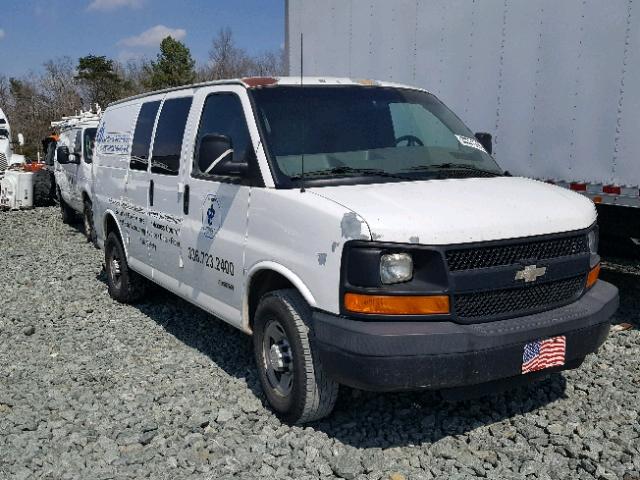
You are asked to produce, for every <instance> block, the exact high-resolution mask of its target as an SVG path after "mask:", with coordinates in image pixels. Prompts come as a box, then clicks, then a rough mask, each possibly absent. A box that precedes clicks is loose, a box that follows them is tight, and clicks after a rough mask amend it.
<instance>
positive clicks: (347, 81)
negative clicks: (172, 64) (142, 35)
mask: <svg viewBox="0 0 640 480" xmlns="http://www.w3.org/2000/svg"><path fill="white" fill-rule="evenodd" d="M300 84H301V79H300V77H244V78H233V79H229V80H211V81H208V82H200V83H193V84H190V85H181V86H179V87H171V88H165V89H162V90H155V91H153V92H146V93H141V94H139V95H134V96H132V97H127V98H123V99H122V100H116V101H115V102H112V103H110V104H109V107H111V106H113V105H118V104H120V103H125V102H128V101H131V100H135V99H138V98H144V97H149V96H151V95H157V94H161V93H167V92H174V91H177V90H186V89H189V88H200V87H208V86H211V85H241V86H243V87H245V88H259V87H268V86H275V85H300ZM302 84H304V85H326V86H329V85H361V86H380V87H395V88H407V89H411V90H422V91H424V90H423V89H421V88H418V87H413V86H411V85H404V84H401V83H394V82H382V81H378V80H368V79H353V78H348V77H302Z"/></svg>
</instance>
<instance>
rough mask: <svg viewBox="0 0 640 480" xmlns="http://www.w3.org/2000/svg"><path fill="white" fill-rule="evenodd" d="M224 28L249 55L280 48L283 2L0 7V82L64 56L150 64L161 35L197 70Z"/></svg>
mask: <svg viewBox="0 0 640 480" xmlns="http://www.w3.org/2000/svg"><path fill="white" fill-rule="evenodd" d="M227 26H228V27H230V28H231V30H232V31H233V35H234V37H235V40H236V43H237V45H238V46H240V47H242V48H244V49H245V50H247V51H248V52H249V53H251V54H255V53H259V52H262V51H265V50H275V49H278V48H281V47H282V46H283V43H284V0H46V1H44V0H0V75H6V76H21V75H24V74H27V73H28V72H30V71H34V72H38V71H39V70H40V69H41V68H42V64H43V63H44V62H45V61H47V60H50V59H55V58H57V57H63V56H69V57H71V58H72V59H74V61H77V59H78V58H79V57H82V56H85V55H89V54H92V55H106V56H107V57H109V58H114V59H117V60H120V61H125V62H126V61H127V60H128V59H131V58H140V57H143V58H149V59H151V58H155V56H156V54H157V53H158V46H159V45H160V41H161V40H162V38H164V37H165V36H167V35H172V36H173V37H174V38H177V39H179V40H181V41H183V42H184V43H185V44H186V45H187V46H188V47H189V48H190V49H191V54H192V55H193V57H194V59H195V60H196V62H198V63H199V64H202V63H204V62H205V61H206V60H207V58H208V52H209V49H210V46H211V41H212V39H213V37H214V36H215V35H216V33H217V32H218V30H219V29H220V28H223V27H227Z"/></svg>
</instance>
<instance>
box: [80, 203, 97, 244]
mask: <svg viewBox="0 0 640 480" xmlns="http://www.w3.org/2000/svg"><path fill="white" fill-rule="evenodd" d="M82 223H83V224H84V234H85V235H86V236H87V240H89V241H90V242H91V243H92V244H93V245H94V246H95V245H96V230H95V228H94V226H93V206H92V205H91V200H89V199H85V200H84V208H83V209H82Z"/></svg>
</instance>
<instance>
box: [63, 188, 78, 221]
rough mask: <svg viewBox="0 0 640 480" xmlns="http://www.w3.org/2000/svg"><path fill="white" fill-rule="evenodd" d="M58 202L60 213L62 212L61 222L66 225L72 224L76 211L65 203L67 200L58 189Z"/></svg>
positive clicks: (75, 219)
mask: <svg viewBox="0 0 640 480" xmlns="http://www.w3.org/2000/svg"><path fill="white" fill-rule="evenodd" d="M58 202H60V213H61V214H62V223H64V224H66V225H72V224H74V223H76V221H77V218H76V212H75V211H74V210H73V209H72V208H71V207H70V206H69V205H67V202H65V201H64V198H62V192H60V189H58Z"/></svg>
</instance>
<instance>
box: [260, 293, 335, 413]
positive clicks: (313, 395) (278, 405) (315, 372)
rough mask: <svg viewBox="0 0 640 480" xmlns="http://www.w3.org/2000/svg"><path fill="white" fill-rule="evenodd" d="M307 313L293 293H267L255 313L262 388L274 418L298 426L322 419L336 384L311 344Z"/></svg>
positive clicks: (309, 317) (331, 401)
mask: <svg viewBox="0 0 640 480" xmlns="http://www.w3.org/2000/svg"><path fill="white" fill-rule="evenodd" d="M310 320H311V309H310V308H309V305H308V304H307V303H306V302H305V301H304V299H303V298H302V296H301V295H300V294H299V293H298V292H297V291H296V290H291V289H287V290H276V291H274V292H270V293H267V294H266V295H265V296H264V297H262V299H261V300H260V303H259V305H258V308H257V310H256V314H255V322H254V328H253V330H254V332H253V348H254V353H255V357H256V365H257V367H258V374H259V377H260V382H261V383H262V388H263V389H264V391H265V394H266V396H267V400H268V401H269V403H270V405H271V407H272V408H273V409H274V410H275V411H276V413H277V414H278V416H280V417H281V418H282V419H283V420H285V421H286V422H289V423H297V424H302V423H305V422H311V421H313V420H318V419H320V418H323V417H326V416H327V415H329V414H330V413H331V411H332V410H333V407H334V405H335V403H336V398H337V396H338V384H337V383H336V382H334V381H333V380H331V379H330V378H329V377H328V376H327V375H326V373H325V372H324V371H323V368H322V364H321V362H320V359H319V358H318V356H317V354H314V351H313V346H312V344H311V341H310V338H309V337H310V328H309V325H310Z"/></svg>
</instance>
